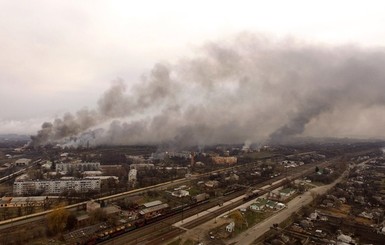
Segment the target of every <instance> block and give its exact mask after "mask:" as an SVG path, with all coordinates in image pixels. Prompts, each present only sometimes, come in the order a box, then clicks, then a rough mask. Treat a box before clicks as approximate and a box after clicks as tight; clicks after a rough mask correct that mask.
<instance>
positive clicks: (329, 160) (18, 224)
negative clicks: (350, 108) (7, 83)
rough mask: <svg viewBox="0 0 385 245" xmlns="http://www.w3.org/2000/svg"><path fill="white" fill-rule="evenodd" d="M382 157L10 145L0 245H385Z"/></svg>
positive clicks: (329, 148) (324, 148)
mask: <svg viewBox="0 0 385 245" xmlns="http://www.w3.org/2000/svg"><path fill="white" fill-rule="evenodd" d="M382 147H383V143H382V142H374V143H373V142H372V143H371V142H355V143H344V142H339V143H314V144H294V145H270V146H268V145H264V146H257V145H252V144H249V145H248V144H244V145H216V146H212V147H205V148H204V149H203V148H199V147H198V148H194V147H190V148H188V149H185V150H178V151H165V150H163V151H162V150H161V149H160V148H159V147H155V146H116V147H113V146H110V147H97V148H90V147H86V146H85V147H78V148H70V147H64V148H63V147H60V146H54V145H47V146H44V147H39V148H31V147H28V146H27V145H26V139H9V140H7V141H1V155H0V157H1V159H0V171H1V172H0V173H1V177H0V181H1V186H0V187H1V189H0V194H1V200H0V220H1V221H0V229H1V230H2V232H1V235H0V242H1V243H2V244H25V243H26V242H27V241H28V244H97V243H100V244H108V243H109V242H114V244H383V242H384V241H385V225H384V224H385V219H384V211H385V210H384V205H385V194H384V190H385V189H384V188H385V186H384V183H383V179H384V176H385V168H384V166H385V153H384V152H385V150H384V148H382ZM31 224H35V225H33V226H32V227H31Z"/></svg>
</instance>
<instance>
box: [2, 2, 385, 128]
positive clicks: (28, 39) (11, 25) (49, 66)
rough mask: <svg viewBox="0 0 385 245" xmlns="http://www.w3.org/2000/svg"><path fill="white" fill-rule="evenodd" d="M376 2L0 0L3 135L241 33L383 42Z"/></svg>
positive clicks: (91, 101)
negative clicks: (117, 83)
mask: <svg viewBox="0 0 385 245" xmlns="http://www.w3.org/2000/svg"><path fill="white" fill-rule="evenodd" d="M382 2H383V1H351V0H350V1H309V0H302V1H296V0H292V1H287V0H282V1H255V0H251V1H244V0H236V1H223V0H220V1H180V0H179V1H167V0H163V1H156V0H154V1H114V0H108V1H107V0H106V1H98V0H92V1H78V0H77V1H69V0H66V1H55V0H46V1H43V0H35V1H17V0H16V1H15V0H9V1H7V0H0V11H1V18H0V54H1V55H0V84H1V89H0V133H28V134H32V133H34V132H36V131H37V130H38V128H40V126H41V124H42V123H43V122H44V121H47V120H48V121H52V120H53V119H54V118H56V117H61V116H62V115H63V114H64V113H65V112H75V111H77V110H79V109H83V108H89V109H94V108H95V107H96V106H97V101H98V98H99V97H100V96H101V95H102V94H103V93H104V91H106V90H107V89H108V88H109V87H110V86H111V81H114V80H116V79H118V78H120V79H122V80H124V81H125V83H126V84H128V86H131V85H132V84H135V83H138V82H140V81H141V79H140V78H141V76H142V75H143V74H146V73H148V72H149V71H150V70H151V69H152V67H153V66H154V64H155V63H157V62H166V63H174V62H177V61H178V60H180V59H184V58H186V57H189V56H191V55H193V54H194V52H195V51H196V50H197V49H199V47H201V46H202V45H204V44H205V43H207V42H211V41H218V40H225V39H226V38H227V37H231V36H233V35H236V34H239V33H242V32H248V33H262V34H263V35H266V36H268V37H269V38H272V39H274V38H278V39H282V38H284V39H285V38H288V39H290V38H294V39H296V40H302V41H304V42H307V43H311V44H320V45H355V46H359V47H363V48H371V47H382V46H383V45H384V43H385V28H384V26H383V23H385V15H384V9H385V4H383V3H382Z"/></svg>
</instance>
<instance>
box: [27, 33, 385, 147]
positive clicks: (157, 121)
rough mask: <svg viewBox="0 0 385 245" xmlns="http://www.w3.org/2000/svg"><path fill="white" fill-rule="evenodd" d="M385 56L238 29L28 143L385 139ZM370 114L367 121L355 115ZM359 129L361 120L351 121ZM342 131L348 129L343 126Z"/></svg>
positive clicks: (117, 86) (116, 87)
mask: <svg viewBox="0 0 385 245" xmlns="http://www.w3.org/2000/svg"><path fill="white" fill-rule="evenodd" d="M383 64H385V52H384V50H383V49H379V48H378V49H374V48H373V49H361V48H359V47H354V46H339V47H330V46H322V45H314V44H306V43H301V42H299V41H293V40H279V41H277V40H269V39H268V38H266V37H263V36H257V35H252V34H247V33H246V34H245V33H244V34H241V35H238V36H236V37H233V38H230V39H226V40H222V41H218V42H212V43H208V44H206V45H204V46H203V47H202V48H201V49H200V50H199V52H197V54H196V55H195V57H192V58H185V59H182V60H180V61H179V62H177V63H176V64H164V63H160V64H156V65H155V66H154V68H153V69H152V71H151V72H150V73H149V74H147V75H146V76H144V78H143V79H142V80H141V81H140V82H139V83H136V85H134V86H132V87H131V89H129V90H128V89H127V87H126V85H125V83H124V81H122V80H118V81H116V82H114V83H113V84H112V86H111V88H110V89H109V90H108V91H106V92H105V93H104V94H103V96H102V97H101V98H100V99H99V101H98V107H97V108H96V109H95V110H85V109H84V110H81V111H79V112H77V113H76V114H75V115H72V114H66V115H64V117H63V118H60V119H56V120H55V121H54V122H53V123H47V122H46V123H44V124H43V125H42V129H41V130H40V131H39V132H38V133H37V135H36V136H32V144H33V145H34V146H38V145H42V144H46V143H48V142H53V141H58V140H63V139H68V137H72V136H77V137H78V138H81V137H82V135H83V136H84V135H90V132H93V131H94V130H95V129H98V128H103V130H100V129H99V130H98V131H97V133H93V137H91V138H92V143H93V144H174V145H178V146H179V147H183V146H188V145H207V144H216V143H242V142H245V141H246V140H247V141H251V142H264V141H267V140H270V141H274V142H280V141H281V140H284V139H287V138H290V137H296V136H333V137H336V136H337V137H338V136H340V137H377V138H384V132H383V129H382V126H381V125H383V124H384V122H385V119H384V117H383V116H382V115H383V113H384V112H385V96H384V95H383V91H385V69H383ZM360 115H367V116H369V117H370V118H362V117H361V116H360ZM357 125H360V126H359V127H357ZM347 129H349V130H347Z"/></svg>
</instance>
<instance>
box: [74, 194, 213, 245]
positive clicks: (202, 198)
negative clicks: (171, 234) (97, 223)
mask: <svg viewBox="0 0 385 245" xmlns="http://www.w3.org/2000/svg"><path fill="white" fill-rule="evenodd" d="M193 200H194V201H193V202H192V203H189V204H183V205H180V206H177V207H175V208H172V209H169V208H165V210H164V211H165V212H164V213H163V214H162V215H159V216H156V217H151V218H145V217H141V218H139V219H137V220H135V221H133V222H131V223H127V224H122V225H118V226H115V227H109V228H106V229H103V230H101V231H99V232H97V233H96V234H95V235H94V236H93V237H92V238H91V239H88V240H87V241H83V242H78V243H76V245H94V244H98V243H101V242H103V241H106V240H109V239H111V238H114V237H117V236H120V235H122V234H124V233H127V232H129V231H132V230H135V229H137V228H140V227H143V226H145V225H148V224H151V223H154V222H157V221H159V220H162V219H165V218H167V217H170V216H173V215H175V214H178V213H181V212H184V211H187V210H189V209H192V208H194V207H196V206H199V205H202V204H204V203H207V202H209V195H207V194H200V195H199V198H196V199H193Z"/></svg>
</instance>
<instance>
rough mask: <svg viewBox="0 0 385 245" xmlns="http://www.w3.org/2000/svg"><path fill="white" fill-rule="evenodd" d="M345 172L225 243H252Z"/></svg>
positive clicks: (337, 181)
mask: <svg viewBox="0 0 385 245" xmlns="http://www.w3.org/2000/svg"><path fill="white" fill-rule="evenodd" d="M347 173H348V170H346V171H345V172H344V174H342V175H341V176H340V177H339V178H338V179H336V180H335V181H334V182H333V183H331V184H329V185H324V186H319V187H316V188H313V189H311V190H310V191H307V192H305V193H304V194H302V195H300V196H297V197H296V198H294V199H293V200H291V201H290V202H289V203H288V204H287V206H288V207H287V208H285V209H283V210H282V211H280V212H278V213H277V214H276V215H274V216H271V217H270V218H268V219H266V220H264V221H262V222H260V223H258V224H256V225H255V226H253V227H252V228H250V229H248V230H247V231H245V232H244V233H242V234H240V235H239V236H237V237H235V238H233V239H230V240H229V241H227V242H226V244H252V243H253V242H254V240H256V239H257V238H259V237H261V236H262V235H263V234H265V233H266V232H267V231H268V230H269V229H270V227H272V226H273V224H275V223H281V222H283V221H285V220H286V219H287V218H289V216H290V215H291V214H292V213H295V212H297V211H298V210H299V209H300V208H301V207H302V206H305V205H307V204H309V203H310V202H311V201H312V200H313V197H312V195H313V194H312V192H314V193H316V194H319V195H323V194H325V193H326V192H327V191H328V190H329V189H331V188H332V187H333V186H335V185H336V184H337V183H339V182H341V181H342V180H343V178H344V177H346V176H347Z"/></svg>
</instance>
